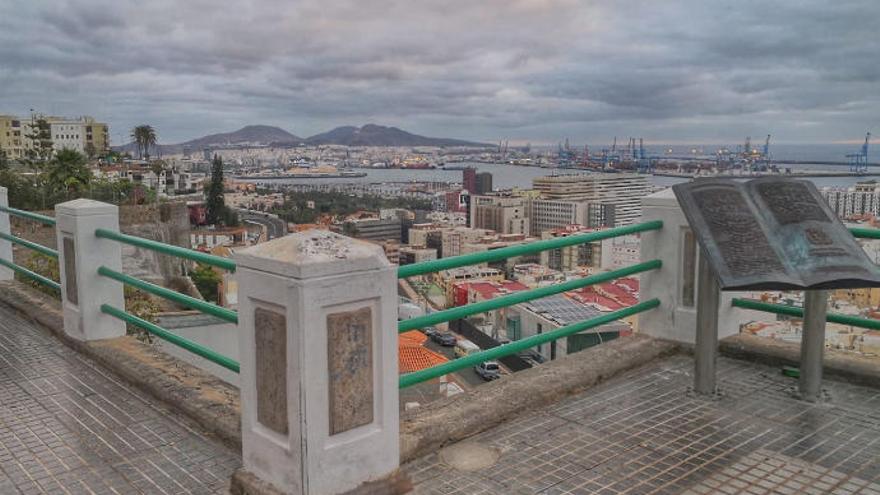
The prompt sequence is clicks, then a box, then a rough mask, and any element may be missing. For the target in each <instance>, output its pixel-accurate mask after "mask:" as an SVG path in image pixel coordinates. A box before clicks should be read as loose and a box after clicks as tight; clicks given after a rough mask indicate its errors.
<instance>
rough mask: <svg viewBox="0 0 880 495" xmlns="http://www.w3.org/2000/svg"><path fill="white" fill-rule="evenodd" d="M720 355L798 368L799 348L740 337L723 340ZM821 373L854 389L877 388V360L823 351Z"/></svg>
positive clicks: (879, 376) (879, 372)
mask: <svg viewBox="0 0 880 495" xmlns="http://www.w3.org/2000/svg"><path fill="white" fill-rule="evenodd" d="M719 352H720V353H721V354H722V355H724V356H727V357H731V358H734V359H742V360H745V361H752V362H756V363H761V364H766V365H769V366H796V367H797V366H800V361H801V346H800V344H797V343H793V342H783V341H781V340H776V339H769V338H765V337H758V336H755V335H748V334H739V335H733V336H731V337H727V338H725V339H722V340H721V342H720V343H719ZM822 372H823V374H824V375H825V376H827V377H829V378H838V379H842V380H845V381H847V382H849V383H852V384H855V385H863V386H867V387H873V388H880V360H878V359H876V358H875V359H872V358H866V357H862V356H859V355H856V354H850V353H845V352H840V351H835V350H829V349H825V356H824V359H823V369H822Z"/></svg>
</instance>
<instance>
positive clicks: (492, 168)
mask: <svg viewBox="0 0 880 495" xmlns="http://www.w3.org/2000/svg"><path fill="white" fill-rule="evenodd" d="M859 147H860V146H859V145H857V144H846V145H843V144H830V145H829V144H821V145H819V144H815V145H814V144H806V145H776V146H773V147H771V152H770V154H771V157H772V158H773V159H776V160H804V161H834V162H845V161H846V157H845V155H846V154H847V153H855V152H857V151H858V149H859ZM719 148H722V146H716V145H699V146H691V145H674V146H665V145H655V146H646V153H647V154H648V155H649V156H663V155H666V154H668V155H672V156H686V155H692V154H697V155H711V154H712V153H714V151H715V150H717V149H719ZM727 148H728V149H731V150H733V151H736V150H737V149H736V147H731V146H728V147H727ZM592 149H597V148H592ZM874 161H876V160H873V161H872V163H873V162H874ZM464 167H473V168H475V169H477V171H478V172H489V173H491V174H492V185H493V188H494V189H496V190H497V189H512V188H520V189H529V188H531V187H532V179H534V178H535V177H544V176H548V175H563V174H576V173H589V172H586V171H582V170H574V169H551V168H540V167H526V166H520V165H508V164H495V163H475V162H474V163H472V162H461V163H448V164H447V168H450V170H447V169H425V170H415V169H412V170H406V169H357V170H358V171H359V172H366V174H367V175H366V176H365V177H345V178H333V179H327V178H324V179H317V178H316V179H309V178H297V179H274V180H269V181H260V182H266V183H271V184H328V183H366V184H370V183H371V184H387V183H401V182H459V183H460V182H461V180H462V172H461V170H460V169H461V168H464ZM779 167H780V168H783V167H785V168H791V170H792V171H831V172H847V171H848V170H849V169H848V167H847V166H846V165H811V164H810V165H807V164H805V165H779ZM868 172H869V173H875V174H880V166H871V167H869V168H868ZM871 179H872V178H871V177H858V176H848V177H819V178H811V179H810V180H812V181H813V182H814V183H815V184H816V186H817V187H820V188H821V187H849V186H852V185H854V184H855V183H857V182H861V181H865V180H871ZM878 179H880V178H878ZM687 180H689V179H683V178H677V177H661V176H652V177H651V182H652V183H653V184H654V185H657V186H671V185H674V184H677V183H680V182H684V181H687Z"/></svg>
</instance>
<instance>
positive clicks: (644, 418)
mask: <svg viewBox="0 0 880 495" xmlns="http://www.w3.org/2000/svg"><path fill="white" fill-rule="evenodd" d="M692 367H693V361H692V360H691V359H690V358H689V357H684V356H677V357H673V358H669V359H666V360H663V361H660V362H658V363H653V364H650V365H647V366H646V367H643V368H640V369H637V370H633V371H631V372H628V373H626V374H624V375H622V376H619V377H616V378H614V379H612V380H610V381H609V382H607V383H605V384H603V385H600V386H598V387H596V388H593V389H590V390H588V391H586V392H584V393H582V394H580V395H577V396H574V397H571V398H568V399H566V400H564V401H562V402H560V403H558V404H555V405H554V406H552V407H550V408H547V409H544V410H540V411H538V412H534V413H526V414H523V415H522V416H521V417H519V418H517V419H515V420H513V421H509V422H507V423H504V424H502V425H500V426H498V427H496V428H493V429H491V430H489V431H486V432H484V433H482V434H480V435H477V436H475V437H472V438H470V439H468V440H466V441H465V442H462V443H459V444H457V445H456V450H455V451H454V452H452V453H450V451H441V452H439V453H434V454H431V455H429V456H426V457H424V458H422V459H419V460H416V461H413V462H411V463H409V464H407V465H405V466H404V471H405V472H406V473H407V474H408V475H409V476H410V477H411V479H412V480H413V481H414V482H415V483H416V490H415V492H414V493H416V494H495V493H498V494H527V493H529V494H531V493H541V494H568V493H571V494H589V493H599V494H619V493H632V494H636V493H638V494H641V493H670V494H673V493H675V494H677V493H687V494H705V493H731V494H732V493H747V494H753V495H760V494H770V493H779V494H802V493H806V494H811V493H815V494H821V493H834V494H856V493H859V494H874V495H880V390H876V389H871V388H864V387H857V386H852V385H848V384H845V383H841V382H833V381H826V383H825V386H826V388H827V389H828V390H829V392H830V394H831V401H830V402H827V403H823V404H808V403H805V402H802V401H799V400H796V399H794V398H793V397H792V396H791V393H790V391H791V389H792V387H794V386H795V385H796V381H795V380H794V379H792V378H788V377H785V376H783V375H782V374H781V373H780V370H779V369H776V368H769V367H762V366H756V365H753V364H751V363H746V362H742V361H735V360H730V359H724V358H722V359H720V360H719V385H720V389H721V392H722V395H721V396H720V397H718V398H713V399H704V398H700V397H695V396H693V395H692V394H691V393H690V392H689V386H690V384H691V382H692V375H691V371H692ZM462 444H465V445H464V446H462ZM467 444H470V446H471V449H469V448H468V445H467ZM486 447H489V448H490V449H491V450H493V451H494V454H495V455H494V456H490V457H492V462H490V463H489V464H490V465H488V466H486V465H483V466H482V467H481V468H479V469H469V468H463V467H462V466H463V464H462V463H459V462H455V457H456V456H461V455H467V454H462V452H464V453H467V452H468V451H469V450H471V451H472V452H471V453H470V454H469V455H470V456H471V458H479V457H478V456H480V455H482V456H483V458H485V456H486V454H485V449H486ZM453 454H454V455H453ZM476 464H480V463H474V465H476ZM464 465H467V464H464ZM453 466H458V467H453Z"/></svg>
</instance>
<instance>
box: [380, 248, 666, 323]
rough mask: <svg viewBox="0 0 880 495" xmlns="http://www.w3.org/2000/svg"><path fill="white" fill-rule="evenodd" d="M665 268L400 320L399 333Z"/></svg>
mask: <svg viewBox="0 0 880 495" xmlns="http://www.w3.org/2000/svg"><path fill="white" fill-rule="evenodd" d="M661 266H662V263H661V262H660V260H652V261H646V262H643V263H638V264H636V265H633V266H630V267H627V268H621V269H619V270H613V271H610V272H606V273H599V274H596V275H591V276H589V277H584V278H580V279H577V280H570V281H568V282H563V283H560V284H555V285H551V286H548V287H540V288H538V289H532V290H527V291H522V292H517V293H515V294H511V295H509V296H502V297H497V298H495V299H489V300H487V301H481V302H478V303H474V304H468V305H466V306H459V307H457V308H451V309H447V310H443V311H438V312H436V313H431V314H428V315H425V316H419V317H416V318H410V319H409V320H403V321H400V322H398V323H397V331H398V332H406V331H408V330H414V329H416V328H424V327H427V326H431V325H436V324H438V323H443V322H447V321H452V320H457V319H459V318H465V317H467V316H470V315H474V314H478V313H485V312H487V311H492V310H495V309H500V308H506V307H508V306H513V305H515V304H520V303H523V302H527V301H532V300H535V299H540V298H542V297H547V296H552V295H554V294H561V293H563V292H568V291H570V290H577V289H580V288H583V287H587V286H590V285H595V284H601V283H603V282H609V281H611V280H614V279H618V278H621V277H628V276H630V275H635V274H636V273H641V272H646V271H648V270H656V269H658V268H660V267H661Z"/></svg>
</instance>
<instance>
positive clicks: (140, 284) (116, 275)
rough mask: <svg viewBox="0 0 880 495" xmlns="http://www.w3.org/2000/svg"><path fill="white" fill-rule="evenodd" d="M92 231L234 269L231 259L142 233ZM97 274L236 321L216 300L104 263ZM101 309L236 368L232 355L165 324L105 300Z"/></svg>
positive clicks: (172, 342) (231, 311)
mask: <svg viewBox="0 0 880 495" xmlns="http://www.w3.org/2000/svg"><path fill="white" fill-rule="evenodd" d="M95 235H96V236H97V237H100V238H103V239H110V240H114V241H118V242H121V243H124V244H129V245H132V246H137V247H141V248H144V249H149V250H151V251H156V252H158V253H161V254H166V255H169V256H174V257H177V258H185V259H189V260H192V261H196V262H199V263H204V264H207V265H211V266H216V267H219V268H222V269H225V270H229V271H235V262H234V261H232V260H230V259H226V258H221V257H220V256H214V255H211V254H205V253H202V252H199V251H195V250H192V249H187V248H182V247H179V246H172V245H170V244H165V243H162V242H158V241H153V240H151V239H144V238H142V237H135V236H132V235H128V234H122V233H120V232H116V231H112V230H107V229H97V230H96V231H95ZM98 274H99V275H101V276H104V277H107V278H110V279H112V280H116V281H117V282H121V283H123V284H125V285H127V286H129V287H134V288H136V289H140V290H142V291H144V292H149V293H150V294H154V295H156V296H159V297H161V298H163V299H167V300H169V301H173V302H176V303H178V304H181V305H183V306H186V307H188V308H192V309H195V310H197V311H199V312H201V313H204V314H208V315H211V316H216V317H217V318H220V319H221V320H223V321H227V322H230V323H235V324H237V323H238V312H236V311H233V310H231V309H228V308H224V307H221V306H218V305H216V304H212V303H209V302H207V301H203V300H201V299H196V298H195V297H191V296H188V295H186V294H181V293H180V292H177V291H174V290H171V289H166V288H165V287H162V286H159V285H156V284H152V283H150V282H146V281H143V280H140V279H137V278H135V277H132V276H130V275H126V274H124V273H122V272H118V271H116V270H113V269H111V268H108V267H106V266H101V267H99V268H98ZM101 311H103V312H105V313H107V314H110V315H112V316H115V317H117V318H119V319H121V320H124V321H126V322H127V323H130V324H132V325H135V326H137V327H140V328H142V329H144V330H146V331H147V332H150V333H151V334H153V335H156V336H157V337H159V338H161V339H163V340H165V341H167V342H170V343H171V344H174V345H176V346H178V347H180V348H182V349H185V350H187V351H190V352H192V353H193V354H196V355H198V356H201V357H203V358H205V359H207V360H209V361H211V362H213V363H216V364H219V365H220V366H223V367H224V368H227V369H230V370H232V371H235V372H236V373H238V372H239V366H238V363H237V362H235V361H233V360H232V359H230V358H228V357H226V356H223V355H221V354H219V353H217V352H216V351H214V350H212V349H209V348H207V347H205V346H203V345H201V344H197V343H195V342H192V341H190V340H187V339H185V338H183V337H181V336H179V335H177V334H175V333H173V332H171V331H169V330H167V329H165V328H162V327H160V326H158V325H156V324H154V323H150V322H148V321H146V320H143V319H141V318H138V317H137V316H134V315H132V314H129V313H126V312H125V311H122V310H120V309H117V308H114V307H112V306H108V305H106V304H104V305H102V306H101Z"/></svg>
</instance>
